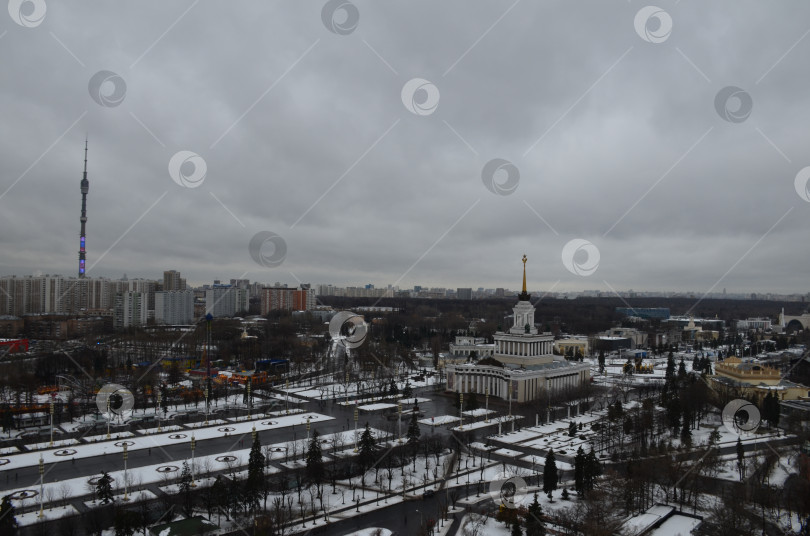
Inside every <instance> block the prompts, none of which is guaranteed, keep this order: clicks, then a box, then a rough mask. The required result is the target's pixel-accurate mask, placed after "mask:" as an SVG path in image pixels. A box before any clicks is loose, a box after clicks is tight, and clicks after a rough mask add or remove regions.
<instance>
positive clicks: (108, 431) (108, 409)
mask: <svg viewBox="0 0 810 536" xmlns="http://www.w3.org/2000/svg"><path fill="white" fill-rule="evenodd" d="M110 419H111V415H110V395H109V394H107V439H110Z"/></svg>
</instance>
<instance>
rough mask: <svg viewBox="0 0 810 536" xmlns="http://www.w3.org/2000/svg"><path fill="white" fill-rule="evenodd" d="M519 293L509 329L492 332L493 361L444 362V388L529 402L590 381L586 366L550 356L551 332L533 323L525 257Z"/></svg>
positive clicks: (551, 347)
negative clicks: (445, 379) (521, 288)
mask: <svg viewBox="0 0 810 536" xmlns="http://www.w3.org/2000/svg"><path fill="white" fill-rule="evenodd" d="M523 263H524V264H523V292H522V293H521V294H520V295H519V300H518V303H517V304H516V305H515V307H514V308H513V313H514V316H513V318H514V320H513V325H512V327H511V328H510V329H509V331H506V332H502V331H499V332H497V333H495V335H494V339H495V344H494V352H493V355H492V357H493V359H494V360H496V361H498V362H499V363H500V364H501V365H502V366H498V365H496V364H487V365H482V364H475V363H464V364H458V365H448V366H447V367H446V369H447V388H446V389H447V391H452V392H457V393H476V394H481V395H486V394H489V395H490V396H495V397H498V398H502V399H504V400H512V401H514V402H528V401H531V400H537V399H538V398H540V397H541V396H548V395H550V394H553V393H556V392H560V391H565V390H574V389H576V388H578V387H580V386H582V385H584V384H586V383H588V382H590V366H589V365H588V364H585V363H580V362H573V361H567V360H566V359H565V358H563V357H561V356H555V355H553V347H554V336H553V335H552V334H551V333H539V332H538V331H537V327H536V326H535V324H534V312H535V309H534V306H533V305H532V304H531V301H530V299H531V296H530V295H529V294H528V293H527V292H526V257H525V256H524V257H523Z"/></svg>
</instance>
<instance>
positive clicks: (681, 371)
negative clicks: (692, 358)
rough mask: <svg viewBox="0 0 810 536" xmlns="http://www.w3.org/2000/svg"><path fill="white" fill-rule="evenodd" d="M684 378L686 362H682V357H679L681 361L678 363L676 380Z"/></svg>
mask: <svg viewBox="0 0 810 536" xmlns="http://www.w3.org/2000/svg"><path fill="white" fill-rule="evenodd" d="M685 378H686V363H684V362H683V358H681V362H680V364H679V365H678V380H679V381H683V380H684V379H685Z"/></svg>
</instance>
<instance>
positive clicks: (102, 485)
mask: <svg viewBox="0 0 810 536" xmlns="http://www.w3.org/2000/svg"><path fill="white" fill-rule="evenodd" d="M96 497H98V499H99V500H100V501H101V503H102V504H107V503H108V502H112V500H113V493H112V477H111V476H110V475H109V473H107V471H102V472H101V478H99V479H98V482H96Z"/></svg>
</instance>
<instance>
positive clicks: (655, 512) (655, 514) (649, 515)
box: [622, 505, 675, 536]
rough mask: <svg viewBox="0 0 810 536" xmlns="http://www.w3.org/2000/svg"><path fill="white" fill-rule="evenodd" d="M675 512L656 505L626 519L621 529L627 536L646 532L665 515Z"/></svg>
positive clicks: (671, 508) (668, 507)
mask: <svg viewBox="0 0 810 536" xmlns="http://www.w3.org/2000/svg"><path fill="white" fill-rule="evenodd" d="M673 510H675V508H673V507H672V506H665V505H656V506H653V507H652V508H650V509H649V510H647V511H646V512H644V513H643V514H639V515H637V516H633V517H631V518H630V519H628V520H627V521H626V522H625V523H624V525H623V526H622V529H623V530H624V532H625V533H627V535H628V536H635V535H636V534H641V533H643V532H644V531H646V530H648V529H649V528H650V527H652V526H653V525H655V524H656V523H658V522H659V521H661V520H662V519H663V518H665V517H666V516H667V515H669V514H670V512H672V511H673Z"/></svg>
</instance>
